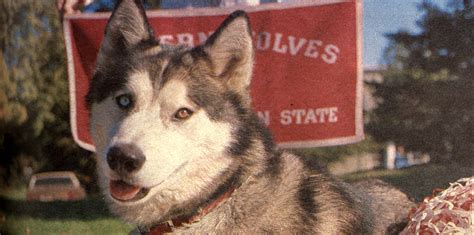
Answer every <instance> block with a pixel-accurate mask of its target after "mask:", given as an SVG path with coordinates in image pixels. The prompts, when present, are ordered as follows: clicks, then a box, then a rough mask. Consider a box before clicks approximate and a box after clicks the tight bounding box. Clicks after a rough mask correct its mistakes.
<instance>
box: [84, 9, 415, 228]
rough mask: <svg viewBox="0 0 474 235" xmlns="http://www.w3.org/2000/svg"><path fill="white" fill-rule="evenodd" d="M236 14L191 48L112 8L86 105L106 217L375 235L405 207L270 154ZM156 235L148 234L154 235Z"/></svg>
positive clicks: (147, 223)
mask: <svg viewBox="0 0 474 235" xmlns="http://www.w3.org/2000/svg"><path fill="white" fill-rule="evenodd" d="M253 62H254V49H253V44H252V36H251V30H250V26H249V22H248V17H247V16H246V14H245V13H244V12H243V11H237V12H234V13H233V14H231V15H230V16H229V17H228V18H227V19H226V20H225V21H224V22H223V23H222V25H221V26H220V27H219V28H218V29H217V30H216V32H215V33H214V34H213V35H212V36H210V37H209V38H208V40H207V41H206V42H205V43H204V44H203V45H201V46H198V47H195V48H187V47H184V46H170V45H161V44H159V42H157V41H155V38H154V35H153V32H152V30H151V28H150V26H149V24H148V22H147V19H146V15H145V11H144V9H143V6H142V5H141V1H140V0H124V1H121V2H119V3H118V4H117V6H116V8H115V10H114V12H113V14H112V16H111V18H110V20H109V22H108V24H107V27H106V32H105V38H104V41H103V42H102V45H101V48H100V51H99V55H98V58H97V67H96V71H95V74H94V76H93V79H92V81H91V85H90V89H89V92H88V94H87V104H88V107H89V111H90V113H91V123H90V128H91V133H92V136H93V141H94V144H95V146H96V150H97V156H98V172H99V181H100V182H99V183H100V186H101V188H102V190H103V192H104V194H105V198H106V201H107V202H108V204H109V207H110V209H111V211H112V212H113V213H115V214H117V215H119V216H120V217H121V218H123V219H124V220H125V221H127V222H130V223H134V224H137V225H138V226H139V227H140V228H141V231H144V232H146V231H149V232H150V233H154V232H156V233H161V232H174V233H197V234H208V233H211V234H216V233H221V234H222V233H242V234H254V233H314V234H384V233H386V232H388V230H387V229H388V228H389V227H390V226H391V225H392V224H399V223H402V222H403V220H404V219H405V216H406V213H405V212H406V211H407V210H408V209H409V208H410V207H411V206H412V205H413V204H412V202H411V201H409V200H408V198H407V197H406V196H405V195H404V194H403V193H401V192H400V191H398V190H396V189H394V188H392V187H390V186H388V185H386V184H384V183H383V182H380V181H374V182H362V183H358V184H355V185H348V184H345V183H343V182H341V181H339V180H337V179H334V178H333V177H332V176H329V175H328V174H326V173H324V171H322V170H321V169H319V168H318V167H317V166H316V165H314V164H312V163H311V162H310V161H308V160H305V158H301V157H298V156H295V155H293V154H291V153H289V152H286V151H282V150H279V149H277V148H276V147H275V145H274V143H273V141H272V138H271V135H270V133H269V131H268V129H267V128H266V126H265V125H264V124H262V122H261V121H260V120H259V118H258V117H257V115H256V114H255V113H254V112H253V111H252V108H251V99H250V95H249V85H250V81H251V75H252V66H253ZM155 230H156V231H155Z"/></svg>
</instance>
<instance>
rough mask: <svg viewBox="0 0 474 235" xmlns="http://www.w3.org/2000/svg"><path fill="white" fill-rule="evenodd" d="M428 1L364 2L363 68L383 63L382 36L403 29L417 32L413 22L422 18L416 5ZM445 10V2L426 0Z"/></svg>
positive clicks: (386, 42) (444, 0)
mask: <svg viewBox="0 0 474 235" xmlns="http://www.w3.org/2000/svg"><path fill="white" fill-rule="evenodd" d="M423 1H427V0H364V9H363V14H364V19H363V20H364V51H363V53H364V67H365V68H368V67H374V66H377V65H380V64H383V60H382V56H383V51H384V49H385V48H386V47H387V45H388V40H387V39H386V37H385V36H384V35H385V34H386V33H394V32H397V31H399V30H406V31H408V32H411V33H417V32H420V29H419V27H418V26H417V24H416V21H417V20H419V19H420V18H421V16H422V12H420V11H419V9H418V6H419V5H420V4H421V3H422V2H423ZM427 2H432V3H435V4H436V5H438V6H442V7H444V6H445V5H446V3H447V2H448V0H428V1H427Z"/></svg>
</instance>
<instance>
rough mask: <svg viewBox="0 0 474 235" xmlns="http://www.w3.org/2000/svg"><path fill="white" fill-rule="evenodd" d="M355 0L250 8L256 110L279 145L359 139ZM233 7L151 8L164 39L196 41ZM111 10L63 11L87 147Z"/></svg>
mask: <svg viewBox="0 0 474 235" xmlns="http://www.w3.org/2000/svg"><path fill="white" fill-rule="evenodd" d="M361 5H362V2H361V1H360V0H352V1H344V0H325V1H317V2H316V1H315V2H310V3H304V4H302V3H301V4H262V5H260V6H256V7H248V8H244V9H243V10H245V11H247V13H248V15H249V18H250V22H251V25H252V29H253V32H254V43H255V44H254V45H255V49H256V58H255V59H256V64H255V67H254V76H253V80H252V85H251V94H252V97H253V106H254V109H255V110H256V111H257V112H258V114H259V116H260V117H261V118H262V119H263V120H264V122H265V123H266V124H267V125H268V126H269V127H270V129H271V130H272V133H273V135H274V139H275V140H276V142H277V143H278V145H279V146H281V147H315V146H325V145H338V144H347V143H353V142H356V141H359V140H361V139H362V138H363V120H362V61H361V59H362V56H361V46H362V42H361V33H362V29H361V25H362V22H361ZM234 10H236V8H200V9H185V10H158V11H148V12H147V16H148V17H149V21H150V24H151V26H152V27H153V29H154V31H155V36H156V37H157V38H159V39H160V41H161V42H162V43H171V44H175V43H184V44H188V45H190V46H196V45H198V44H201V43H202V42H203V41H205V39H206V38H207V37H208V36H209V35H210V34H211V33H212V31H213V30H215V29H216V28H217V27H218V26H219V25H220V23H221V22H222V21H223V20H224V19H225V18H226V17H227V16H228V15H229V14H230V13H231V12H233V11H234ZM109 16H110V13H96V14H78V15H67V16H66V17H65V22H64V33H65V39H66V47H67V55H68V72H69V86H70V96H71V126H72V132H73V135H74V139H75V140H76V142H77V143H78V144H79V145H80V146H82V147H84V148H86V149H88V150H91V151H94V146H93V144H92V141H91V137H90V134H89V131H88V126H89V124H88V122H89V120H88V118H89V114H88V111H87V109H86V105H85V99H84V97H85V95H86V94H87V90H88V86H89V81H90V79H91V77H92V73H93V71H94V66H95V59H96V56H97V52H98V50H99V47H100V42H101V41H102V38H103V34H104V28H105V25H106V23H107V19H108V17H109Z"/></svg>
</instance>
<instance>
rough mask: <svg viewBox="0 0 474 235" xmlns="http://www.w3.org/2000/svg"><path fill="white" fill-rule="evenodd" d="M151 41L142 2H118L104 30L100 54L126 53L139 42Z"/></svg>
mask: <svg viewBox="0 0 474 235" xmlns="http://www.w3.org/2000/svg"><path fill="white" fill-rule="evenodd" d="M153 39H154V35H153V30H152V29H151V27H150V25H149V23H148V21H147V18H146V14H145V9H144V8H143V4H142V0H122V1H120V0H119V1H117V4H116V6H115V9H114V11H113V13H112V16H110V19H109V21H108V23H107V26H106V28H105V37H104V40H103V42H102V45H101V53H104V52H105V53H106V54H108V53H110V52H112V53H115V54H116V52H127V51H128V50H130V49H131V48H133V47H134V46H136V45H137V44H139V43H140V42H142V41H147V40H153Z"/></svg>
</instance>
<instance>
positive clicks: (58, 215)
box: [0, 189, 134, 235]
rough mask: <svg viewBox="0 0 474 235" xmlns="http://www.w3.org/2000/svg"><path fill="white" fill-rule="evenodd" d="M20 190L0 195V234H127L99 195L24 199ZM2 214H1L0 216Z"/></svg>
mask: <svg viewBox="0 0 474 235" xmlns="http://www.w3.org/2000/svg"><path fill="white" fill-rule="evenodd" d="M24 191H25V190H24V189H18V190H10V192H11V193H9V194H7V192H2V193H1V194H0V205H1V206H0V214H3V216H4V218H3V219H2V220H3V221H1V222H0V234H32V235H35V234H81V235H82V234H129V232H130V231H131V230H132V229H133V228H134V227H133V226H131V225H128V224H125V223H123V222H121V221H120V220H118V219H117V218H116V217H114V216H113V215H111V214H110V213H109V212H108V210H107V208H106V206H105V203H104V201H103V200H102V199H101V198H100V197H97V196H96V197H94V196H93V197H90V198H88V199H86V200H83V201H75V202H63V201H56V202H27V201H25V200H24V193H23V194H22V193H21V192H24ZM3 216H2V217H3Z"/></svg>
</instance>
